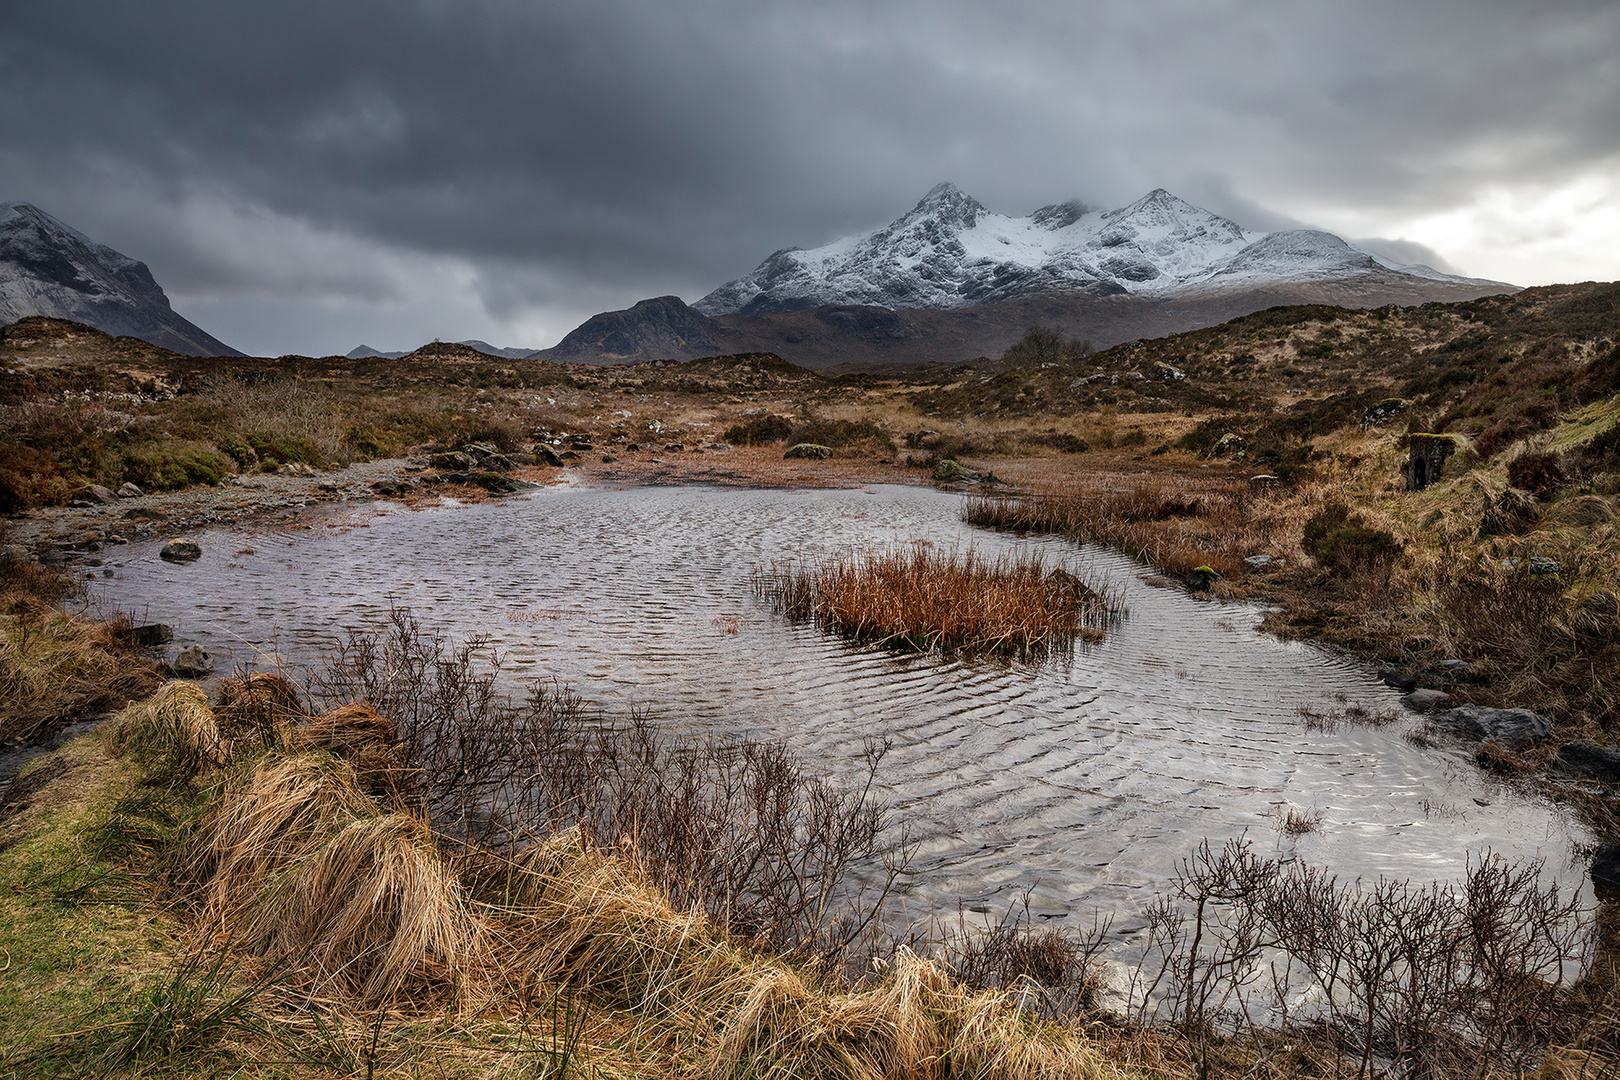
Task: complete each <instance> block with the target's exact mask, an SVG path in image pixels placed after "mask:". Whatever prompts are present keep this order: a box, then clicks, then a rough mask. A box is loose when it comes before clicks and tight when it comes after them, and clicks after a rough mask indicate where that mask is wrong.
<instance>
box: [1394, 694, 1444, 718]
mask: <svg viewBox="0 0 1620 1080" xmlns="http://www.w3.org/2000/svg"><path fill="white" fill-rule="evenodd" d="M1450 700H1451V695H1450V694H1448V693H1446V692H1445V691H1444V690H1413V691H1412V692H1411V693H1410V694H1403V695H1401V704H1402V705H1405V706H1406V707H1407V708H1408V709H1411V710H1412V711H1413V712H1423V713H1426V712H1433V711H1434V710H1436V709H1438V708H1439V707H1440V706H1442V705H1444V704H1445V703H1446V702H1448V701H1450Z"/></svg>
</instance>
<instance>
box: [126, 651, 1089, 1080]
mask: <svg viewBox="0 0 1620 1080" xmlns="http://www.w3.org/2000/svg"><path fill="white" fill-rule="evenodd" d="M239 689H240V688H239ZM367 719H371V720H372V723H371V724H370V725H369V726H370V727H372V728H377V727H380V726H381V725H382V724H385V723H386V721H382V718H380V717H377V716H376V714H375V713H370V712H369V710H365V711H361V710H358V709H357V710H350V713H349V714H348V715H334V714H328V715H327V716H325V717H321V718H316V719H314V720H312V721H309V722H307V723H306V724H305V725H303V726H301V727H300V728H299V729H298V730H297V731H296V732H295V733H294V737H293V742H294V743H295V744H304V745H307V746H312V745H315V744H317V743H321V742H322V741H323V740H324V744H325V747H327V748H322V749H307V750H302V751H288V750H269V751H262V750H252V749H250V748H251V746H252V744H251V743H238V744H237V750H238V752H239V753H240V754H243V755H245V759H243V758H239V759H238V760H237V761H235V762H234V763H229V767H228V771H227V772H226V773H225V774H224V779H223V780H222V781H221V782H220V783H219V785H218V787H217V794H216V796H215V797H214V799H213V802H212V804H211V806H210V807H209V809H208V811H207V812H206V814H205V815H204V816H203V818H202V820H201V821H200V823H199V824H198V826H197V827H196V829H195V830H194V832H192V833H191V834H190V835H189V838H184V839H182V841H181V842H182V843H184V844H185V845H186V846H187V852H186V854H187V855H188V856H189V858H188V859H187V860H186V861H185V862H183V863H182V864H181V865H179V866H178V868H177V869H176V870H175V871H174V872H173V874H172V880H173V881H174V882H175V883H177V884H179V885H180V886H181V887H182V890H183V895H184V896H185V898H187V899H189V900H190V901H192V903H193V905H194V910H195V912H196V914H197V916H198V917H199V918H200V919H201V921H202V924H203V926H204V927H205V928H207V929H208V930H209V931H210V932H211V934H213V935H217V936H218V937H219V938H223V939H225V940H228V941H230V942H231V943H233V945H235V946H236V947H239V948H244V949H246V950H249V951H251V952H253V953H255V954H257V955H259V956H261V957H264V958H265V961H266V963H267V967H266V969H265V970H269V971H273V972H276V973H277V976H278V978H279V979H281V980H283V981H285V982H288V983H290V984H292V985H296V986H303V987H304V988H305V989H304V991H303V993H304V994H307V995H310V996H311V1000H318V999H324V1000H327V1001H329V1002H335V1003H336V1004H337V1005H338V1007H339V1008H340V1009H343V1008H353V1007H359V1006H366V1007H375V1006H376V1005H379V1004H389V1003H392V1004H393V1006H394V1007H395V1008H409V1009H413V1010H418V1009H421V1008H422V1007H424V1006H432V1005H434V1004H441V1005H452V1004H453V1005H457V1006H460V1008H458V1009H455V1010H452V1012H453V1014H454V1015H459V1016H461V1017H463V1018H464V1020H465V1022H472V1020H471V1018H472V1017H474V1016H475V1015H477V1016H483V1017H485V1018H488V1017H490V1016H512V1017H521V1016H527V1015H529V1014H530V1013H531V1012H532V1010H533V1009H534V1007H535V1005H536V1003H537V1002H545V1001H548V1000H550V1001H555V999H556V998H557V997H558V995H559V994H560V993H561V992H562V991H561V989H560V988H562V987H568V988H569V991H568V992H569V993H570V994H573V995H578V996H579V997H580V999H581V1000H582V1001H583V1002H588V1003H589V1004H588V1005H587V1006H584V1007H588V1008H591V1009H605V1010H607V1013H608V1015H612V1016H623V1017H625V1018H626V1019H627V1021H628V1022H630V1023H631V1024H632V1025H633V1027H634V1030H635V1033H636V1035H635V1041H636V1044H637V1045H638V1046H640V1047H641V1048H642V1052H643V1053H644V1054H645V1055H647V1056H646V1057H645V1058H644V1059H643V1060H644V1061H647V1062H652V1063H655V1064H656V1068H657V1071H659V1072H660V1073H662V1074H674V1073H676V1072H681V1073H683V1074H697V1075H709V1076H715V1077H721V1076H735V1075H754V1076H784V1077H785V1076H805V1075H813V1076H846V1077H860V1078H867V1077H872V1078H878V1077H894V1078H897V1080H898V1078H901V1077H906V1078H911V1077H941V1078H944V1077H958V1076H960V1077H968V1076H971V1077H982V1078H995V1077H1005V1078H1008V1080H1025V1078H1036V1077H1054V1078H1055V1077H1059V1076H1064V1077H1067V1076H1111V1075H1117V1073H1116V1072H1115V1070H1112V1069H1110V1068H1109V1067H1108V1066H1107V1065H1106V1064H1105V1063H1104V1062H1103V1060H1102V1059H1101V1057H1100V1056H1099V1055H1098V1054H1097V1052H1096V1051H1095V1050H1094V1049H1092V1048H1091V1047H1090V1046H1089V1045H1088V1043H1087V1042H1086V1041H1085V1039H1084V1038H1083V1037H1082V1035H1081V1034H1080V1032H1079V1031H1078V1030H1077V1029H1059V1028H1056V1027H1053V1026H1050V1025H1045V1024H1042V1023H1038V1022H1035V1021H1034V1020H1033V1019H1032V1018H1031V1017H1030V1016H1028V1015H1026V1014H1023V1013H1022V1012H1021V1010H1020V1000H1021V999H1020V995H1019V994H1018V993H1017V992H1013V991H999V990H979V991H973V990H969V989H967V988H965V987H964V986H963V985H962V984H960V983H958V982H956V981H955V980H953V978H952V977H951V976H950V974H949V973H948V971H947V970H946V969H945V968H944V967H941V966H940V965H939V964H937V963H935V962H932V961H927V960H923V959H919V958H917V957H915V956H911V955H910V954H909V953H904V952H902V953H901V954H899V955H898V956H897V957H895V958H894V960H893V961H892V962H891V963H890V964H889V965H888V967H887V968H886V970H884V971H883V972H882V973H881V974H880V975H878V976H876V977H874V978H873V979H871V980H870V982H869V983H868V984H866V985H864V986H860V987H851V986H849V985H848V984H847V983H845V982H844V981H843V980H842V979H841V977H840V976H839V975H838V974H837V972H836V969H835V968H828V967H825V966H822V965H819V964H808V965H807V964H803V963H802V962H795V961H793V960H790V959H788V958H786V957H783V956H779V955H774V954H772V953H770V952H762V951H759V950H757V949H754V948H751V947H749V946H748V945H747V944H746V942H744V941H742V940H740V939H738V938H737V937H734V936H733V935H731V934H729V933H727V932H726V931H725V929H724V928H723V927H721V926H719V925H717V924H716V923H715V922H714V921H712V920H711V919H710V918H709V917H708V916H707V915H705V914H704V912H703V910H702V907H701V906H700V905H697V904H690V905H687V906H685V907H678V906H676V905H674V904H672V903H671V901H670V898H669V896H668V894H667V893H666V891H665V890H664V889H663V888H662V887H661V886H660V885H659V884H658V883H657V881H656V880H655V879H654V878H653V877H652V876H650V875H649V874H648V873H647V871H646V870H645V869H644V868H643V867H642V866H641V865H640V863H639V860H638V859H637V855H636V852H635V850H634V849H633V848H631V847H626V848H625V849H624V850H623V853H613V852H609V851H604V850H603V849H601V848H599V847H597V846H595V845H592V844H591V843H589V842H588V841H587V840H586V839H585V836H584V833H583V832H582V831H581V830H580V829H579V828H578V827H575V828H571V829H568V830H565V831H563V832H561V833H559V834H556V835H553V836H551V837H549V838H546V839H544V840H541V841H539V842H536V843H534V844H532V845H530V846H528V847H527V848H525V849H523V850H521V851H518V852H515V853H505V854H503V853H499V852H496V851H493V850H491V849H489V848H487V847H482V846H478V845H471V846H467V845H463V846H461V848H460V854H459V855H458V856H456V857H455V858H450V857H447V855H446V854H445V852H444V850H443V848H442V840H441V839H440V838H437V837H435V836H434V835H433V834H432V833H431V831H430V830H429V829H428V827H427V825H426V823H425V821H424V820H423V818H421V817H420V816H418V815H415V814H410V813H402V812H388V811H387V810H386V809H385V808H384V807H383V806H381V805H379V803H378V802H377V800H376V799H373V798H371V797H368V796H367V795H366V794H365V793H364V792H362V791H361V790H360V787H359V782H358V778H357V776H356V773H355V770H354V768H353V767H352V766H351V765H350V763H349V762H348V761H346V760H344V759H343V758H341V757H338V756H334V752H333V750H342V749H349V750H356V749H359V750H362V751H363V750H364V749H365V746H366V743H367V739H366V738H363V737H360V736H358V735H356V734H355V733H356V732H357V731H360V732H364V730H365V729H366V728H367V726H368V725H367V724H366V723H365V722H364V721H365V720H367ZM114 742H115V745H119V746H123V747H125V748H126V749H128V748H134V747H149V748H161V747H172V744H174V743H185V744H186V745H188V746H190V745H193V744H194V745H196V746H200V747H208V748H220V747H224V746H225V745H226V743H225V741H224V740H222V739H220V738H219V737H218V724H217V723H216V722H215V721H214V719H213V717H212V716H211V715H210V710H209V709H208V707H207V704H206V701H205V700H203V699H202V697H201V693H200V691H198V690H197V688H196V687H195V686H193V685H191V684H187V683H171V684H169V685H168V686H167V687H165V688H164V690H163V691H161V692H160V693H159V694H158V695H156V696H155V697H154V698H153V699H152V700H151V701H149V702H145V703H142V705H140V706H137V707H135V708H132V709H131V710H128V711H127V712H126V714H125V716H124V718H123V719H122V720H121V721H120V728H119V736H118V738H117V739H115V740H114ZM328 748H330V749H328ZM194 756H196V757H199V758H201V757H203V755H201V754H196V755H194ZM182 836H183V837H184V836H185V834H182ZM284 991H285V988H284V989H283V991H282V993H283V994H284ZM287 1000H289V1001H290V1000H292V999H291V998H288V999H287ZM344 1003H349V1004H344ZM643 1074H644V1073H643Z"/></svg>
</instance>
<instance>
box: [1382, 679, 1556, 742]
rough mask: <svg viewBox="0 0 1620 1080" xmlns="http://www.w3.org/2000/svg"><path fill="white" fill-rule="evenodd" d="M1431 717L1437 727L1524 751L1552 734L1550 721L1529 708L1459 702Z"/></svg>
mask: <svg viewBox="0 0 1620 1080" xmlns="http://www.w3.org/2000/svg"><path fill="white" fill-rule="evenodd" d="M1419 692H1420V693H1421V692H1422V691H1419ZM1407 696H1408V697H1410V696H1411V695H1407ZM1432 719H1433V721H1434V722H1435V723H1436V724H1439V725H1440V726H1441V727H1446V728H1450V729H1451V730H1453V731H1455V732H1457V733H1458V734H1460V735H1464V736H1466V737H1468V738H1472V739H1490V740H1492V741H1494V742H1498V743H1501V744H1502V745H1503V746H1505V747H1507V748H1508V749H1510V750H1527V749H1529V748H1530V747H1532V746H1534V745H1535V744H1536V743H1538V742H1542V741H1543V740H1545V739H1549V738H1551V737H1552V722H1551V721H1549V720H1548V719H1547V718H1546V717H1545V716H1542V715H1541V714H1540V713H1536V712H1531V711H1530V710H1529V709H1491V708H1487V707H1485V706H1484V705H1459V706H1457V707H1456V708H1455V709H1441V710H1439V711H1438V712H1436V713H1435V714H1434V716H1433V717H1432Z"/></svg>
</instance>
